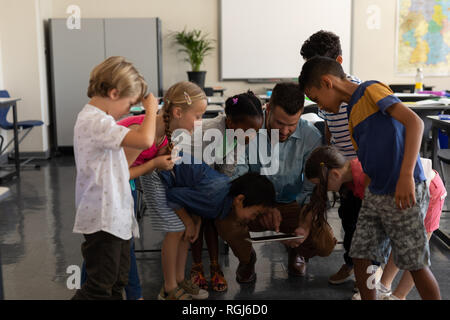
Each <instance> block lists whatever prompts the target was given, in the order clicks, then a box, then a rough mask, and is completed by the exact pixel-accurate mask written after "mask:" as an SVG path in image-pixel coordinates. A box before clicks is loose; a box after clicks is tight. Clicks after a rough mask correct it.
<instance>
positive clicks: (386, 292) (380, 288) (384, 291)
mask: <svg viewBox="0 0 450 320" xmlns="http://www.w3.org/2000/svg"><path fill="white" fill-rule="evenodd" d="M390 295H392V291H391V289H388V288H386V287H385V286H384V285H383V284H382V283H381V282H378V283H377V300H385V299H384V298H386V297H389V296H390Z"/></svg>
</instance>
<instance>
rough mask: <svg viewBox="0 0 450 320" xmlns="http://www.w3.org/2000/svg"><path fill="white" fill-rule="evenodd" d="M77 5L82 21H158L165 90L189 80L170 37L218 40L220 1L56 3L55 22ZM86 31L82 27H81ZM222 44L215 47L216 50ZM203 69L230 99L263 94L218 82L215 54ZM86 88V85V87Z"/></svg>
mask: <svg viewBox="0 0 450 320" xmlns="http://www.w3.org/2000/svg"><path fill="white" fill-rule="evenodd" d="M70 5H78V6H79V7H80V9H81V18H132V17H136V18H137V17H159V18H160V19H161V24H162V34H163V48H162V51H163V59H162V61H163V88H164V89H165V90H166V89H168V88H169V87H170V86H171V85H172V84H174V83H176V82H178V81H182V80H187V74H186V71H190V69H189V68H190V66H189V64H188V63H187V62H185V61H184V58H185V56H184V55H182V54H179V53H178V52H177V51H178V48H177V47H176V46H174V45H173V44H172V41H171V40H170V37H169V34H170V32H173V31H181V30H183V28H184V27H187V28H188V29H193V28H196V29H201V30H204V31H205V32H206V33H209V35H210V37H211V38H213V39H216V40H218V33H219V0H94V1H93V0H53V18H66V17H68V16H69V15H68V14H67V13H66V10H67V7H68V6H70ZM81 27H83V26H81ZM218 45H219V42H218V41H217V43H216V48H217V46H218ZM203 69H204V70H207V75H206V85H207V86H215V85H221V86H223V87H225V88H226V89H227V90H226V91H225V93H226V94H227V95H234V94H236V93H240V92H241V91H243V90H247V89H249V88H251V89H253V90H259V91H261V90H262V87H263V86H262V85H254V84H253V85H251V84H248V83H246V82H243V81H240V82H238V81H233V82H222V83H221V82H219V76H220V75H219V57H218V51H217V50H215V51H214V52H213V53H212V55H211V56H208V57H206V58H205V61H204V65H203ZM86 86H87V84H86Z"/></svg>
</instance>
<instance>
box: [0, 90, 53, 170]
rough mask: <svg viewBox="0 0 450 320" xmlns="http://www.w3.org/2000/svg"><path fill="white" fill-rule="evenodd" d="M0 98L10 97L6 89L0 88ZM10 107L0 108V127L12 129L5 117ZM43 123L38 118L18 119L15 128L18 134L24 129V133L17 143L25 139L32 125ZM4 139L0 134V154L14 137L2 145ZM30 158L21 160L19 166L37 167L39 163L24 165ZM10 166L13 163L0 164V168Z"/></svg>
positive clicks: (12, 125)
mask: <svg viewBox="0 0 450 320" xmlns="http://www.w3.org/2000/svg"><path fill="white" fill-rule="evenodd" d="M0 98H10V95H9V93H8V91H7V90H0ZM10 109H11V107H7V108H0V128H1V129H3V130H14V124H13V123H11V122H9V121H8V120H7V118H6V116H7V115H8V112H9V110H10ZM43 124H44V122H42V121H40V120H27V121H18V122H17V130H18V131H19V134H20V131H23V130H25V133H24V134H23V135H22V137H21V138H19V143H20V142H22V140H23V139H25V137H26V136H27V135H28V134H29V133H30V132H31V130H32V129H33V128H34V127H37V126H42V125H43ZM4 141H5V138H4V137H3V136H1V135H0V156H1V155H2V154H3V153H4V152H5V151H6V149H7V148H8V147H9V146H10V145H11V143H13V142H14V139H11V140H10V141H9V142H8V143H7V144H6V145H5V147H3V143H4ZM32 160H33V158H29V159H27V160H26V161H24V162H22V163H21V164H20V166H21V167H27V166H31V167H34V168H39V165H26V164H27V163H28V162H30V161H32ZM11 166H14V165H1V166H0V168H4V167H11Z"/></svg>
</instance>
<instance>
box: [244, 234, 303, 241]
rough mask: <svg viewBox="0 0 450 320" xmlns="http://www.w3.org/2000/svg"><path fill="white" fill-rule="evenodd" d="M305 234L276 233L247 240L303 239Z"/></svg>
mask: <svg viewBox="0 0 450 320" xmlns="http://www.w3.org/2000/svg"><path fill="white" fill-rule="evenodd" d="M303 238H304V236H296V235H294V234H276V235H272V236H264V237H251V238H247V239H245V240H247V241H249V242H251V243H260V242H270V241H283V240H295V239H303Z"/></svg>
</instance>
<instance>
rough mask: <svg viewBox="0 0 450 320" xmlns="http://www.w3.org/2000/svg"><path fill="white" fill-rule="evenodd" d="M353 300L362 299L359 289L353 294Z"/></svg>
mask: <svg viewBox="0 0 450 320" xmlns="http://www.w3.org/2000/svg"><path fill="white" fill-rule="evenodd" d="M352 300H361V294H360V293H359V291H358V292H356V293H354V294H353V296H352Z"/></svg>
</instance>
